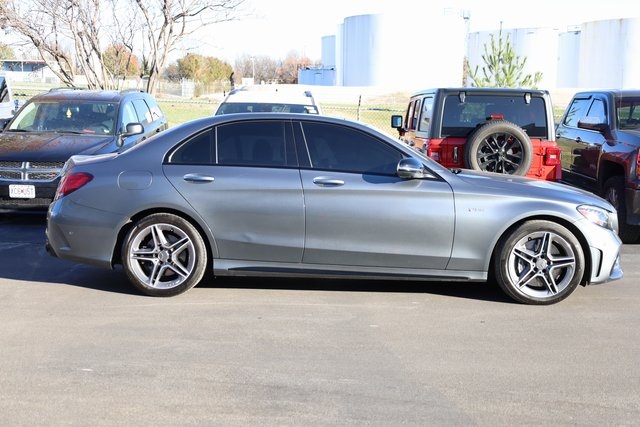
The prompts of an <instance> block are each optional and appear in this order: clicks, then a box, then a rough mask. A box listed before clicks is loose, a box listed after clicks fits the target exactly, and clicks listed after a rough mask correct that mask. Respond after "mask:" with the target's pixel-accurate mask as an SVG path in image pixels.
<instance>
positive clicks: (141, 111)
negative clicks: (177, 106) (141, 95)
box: [133, 99, 153, 126]
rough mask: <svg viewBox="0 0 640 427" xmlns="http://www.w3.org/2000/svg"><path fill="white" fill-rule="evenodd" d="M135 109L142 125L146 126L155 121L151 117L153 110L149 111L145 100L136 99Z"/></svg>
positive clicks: (134, 101)
mask: <svg viewBox="0 0 640 427" xmlns="http://www.w3.org/2000/svg"><path fill="white" fill-rule="evenodd" d="M133 108H135V110H136V114H137V115H138V118H139V119H140V123H142V124H143V125H145V126H146V125H148V124H149V123H151V122H152V121H153V118H152V117H151V110H149V106H148V105H147V103H146V102H144V99H134V100H133Z"/></svg>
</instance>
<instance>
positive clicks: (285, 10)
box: [178, 0, 640, 64]
mask: <svg viewBox="0 0 640 427" xmlns="http://www.w3.org/2000/svg"><path fill="white" fill-rule="evenodd" d="M245 9H246V12H245V13H246V16H245V17H242V18H240V19H239V20H237V21H234V22H229V23H220V24H214V25H213V26H211V27H206V30H205V32H204V33H205V34H198V35H197V41H196V40H195V39H191V40H187V41H186V43H185V46H189V48H190V49H191V51H192V52H196V53H201V54H204V55H210V56H215V57H218V58H221V59H224V60H226V61H228V62H230V63H231V64H233V62H234V60H235V58H237V57H240V56H242V55H244V54H246V55H255V56H262V55H266V56H270V57H273V58H280V59H282V58H284V57H285V56H286V55H287V54H288V53H289V52H291V51H297V52H299V53H302V54H304V55H306V56H308V57H310V58H311V59H312V60H319V59H320V53H321V41H322V37H323V36H328V35H335V34H336V29H337V27H338V25H339V24H341V23H342V22H343V21H344V18H346V17H349V16H354V15H364V14H371V13H393V14H394V15H398V16H399V20H400V19H402V20H404V22H405V23H406V25H419V22H420V21H419V17H420V16H421V15H422V16H424V15H425V14H428V13H434V11H436V10H438V13H442V10H444V9H449V13H458V12H462V11H466V12H467V14H468V16H469V30H470V31H471V32H475V31H485V30H494V29H498V28H499V27H500V24H501V23H502V26H503V28H537V27H553V28H558V29H560V30H566V29H568V28H570V27H571V26H575V25H579V24H582V23H584V22H589V21H596V20H603V19H616V18H631V17H640V0H604V1H598V0H535V1H523V0H489V1H487V0H431V1H429V0H426V1H421V0H247V1H246V3H245ZM425 30H426V31H427V34H428V29H425ZM437 40H438V38H437V35H435V37H434V39H433V41H434V42H435V41H437ZM180 56H182V54H180V53H178V57H180Z"/></svg>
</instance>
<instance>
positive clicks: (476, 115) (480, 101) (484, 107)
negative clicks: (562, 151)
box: [442, 94, 548, 138]
mask: <svg viewBox="0 0 640 427" xmlns="http://www.w3.org/2000/svg"><path fill="white" fill-rule="evenodd" d="M496 115H497V116H496ZM500 115H501V116H503V118H504V119H505V120H508V121H510V122H512V123H515V124H516V125H518V126H520V127H521V128H523V129H524V130H525V131H526V132H527V135H529V137H532V138H546V137H547V126H548V124H547V118H546V117H547V115H546V107H545V103H544V99H542V98H540V97H532V98H531V102H529V103H527V102H526V101H525V99H524V96H523V95H513V96H496V95H473V94H467V96H466V97H465V100H464V102H460V98H459V96H458V94H451V95H448V96H447V97H446V99H445V102H444V111H443V117H442V136H443V137H447V136H452V137H467V136H468V135H469V134H470V133H471V132H472V131H473V130H474V129H475V128H476V127H477V126H478V125H480V124H482V123H484V122H486V121H487V118H489V117H494V118H495V117H499V116H500Z"/></svg>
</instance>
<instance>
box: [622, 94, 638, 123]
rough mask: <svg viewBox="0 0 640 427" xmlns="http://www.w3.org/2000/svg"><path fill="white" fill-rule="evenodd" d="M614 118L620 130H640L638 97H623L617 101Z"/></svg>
mask: <svg viewBox="0 0 640 427" xmlns="http://www.w3.org/2000/svg"><path fill="white" fill-rule="evenodd" d="M617 104H618V105H616V116H617V118H618V128H619V129H621V130H640V97H633V96H623V97H622V98H619V99H618V103H617Z"/></svg>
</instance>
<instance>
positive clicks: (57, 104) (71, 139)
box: [0, 89, 168, 209]
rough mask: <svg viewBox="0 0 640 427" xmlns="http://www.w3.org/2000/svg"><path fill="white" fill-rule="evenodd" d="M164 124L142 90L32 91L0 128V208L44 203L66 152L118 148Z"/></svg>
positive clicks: (49, 198) (48, 199)
mask: <svg viewBox="0 0 640 427" xmlns="http://www.w3.org/2000/svg"><path fill="white" fill-rule="evenodd" d="M167 127H168V124H167V119H166V117H165V115H164V114H163V113H162V111H161V109H160V107H159V106H158V103H157V102H156V101H155V100H154V98H153V97H152V96H151V95H149V94H148V93H146V92H141V91H133V90H127V91H95V90H76V89H53V90H51V91H49V92H47V93H44V94H40V95H36V96H34V97H33V98H31V99H30V100H29V101H28V102H26V103H25V104H24V105H23V106H22V108H20V110H19V111H18V112H17V113H16V115H15V116H14V117H13V118H12V119H11V121H9V122H8V123H7V124H6V126H5V127H4V129H3V131H2V133H0V208H8V209H16V208H46V207H48V206H49V203H51V201H52V200H53V197H54V195H55V191H56V187H57V185H58V181H59V178H60V171H61V169H62V167H63V166H64V163H65V162H66V161H67V160H68V159H69V157H71V156H72V155H74V154H83V155H95V154H103V153H110V152H116V151H124V150H127V149H128V148H130V147H132V146H133V145H135V144H136V143H138V142H139V141H141V140H143V139H146V138H148V137H150V136H152V135H154V134H156V133H158V132H160V131H162V130H165V129H166V128H167Z"/></svg>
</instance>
